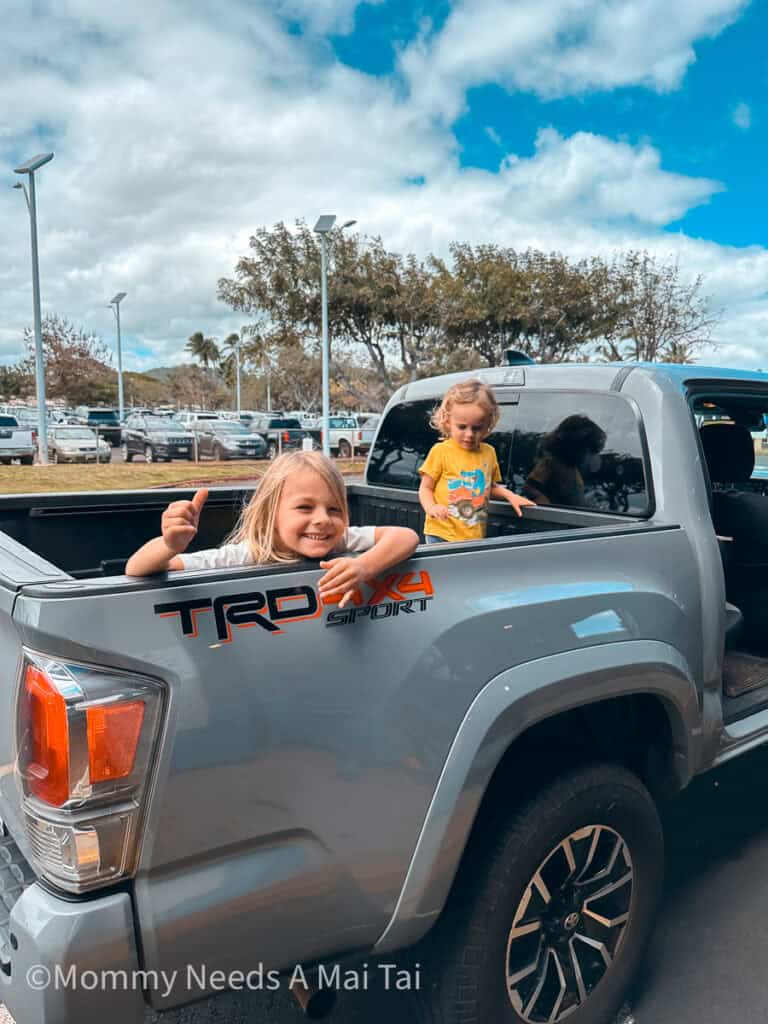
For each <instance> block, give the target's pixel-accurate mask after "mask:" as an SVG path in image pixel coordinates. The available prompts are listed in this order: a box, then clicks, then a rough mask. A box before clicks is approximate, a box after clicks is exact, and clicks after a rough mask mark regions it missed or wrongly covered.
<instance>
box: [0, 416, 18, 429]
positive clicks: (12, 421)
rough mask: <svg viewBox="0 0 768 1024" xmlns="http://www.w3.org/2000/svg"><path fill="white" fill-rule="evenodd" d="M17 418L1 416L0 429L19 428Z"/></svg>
mask: <svg viewBox="0 0 768 1024" xmlns="http://www.w3.org/2000/svg"><path fill="white" fill-rule="evenodd" d="M18 425H19V424H18V423H17V422H16V417H15V416H0V427H18Z"/></svg>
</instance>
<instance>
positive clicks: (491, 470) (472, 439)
mask: <svg viewBox="0 0 768 1024" xmlns="http://www.w3.org/2000/svg"><path fill="white" fill-rule="evenodd" d="M498 419H499V406H498V404H497V402H496V398H495V397H494V394H493V392H492V391H491V389H490V388H489V387H488V386H487V385H485V384H483V382H482V381H480V380H465V381H462V382H461V383H460V384H454V385H453V387H452V388H449V389H448V391H446V393H445V395H444V396H443V400H442V402H441V403H440V406H439V407H438V408H437V409H436V411H435V413H434V414H433V416H432V420H431V422H432V426H433V427H434V428H435V429H436V430H438V431H439V432H440V433H441V434H442V435H443V440H442V441H438V443H437V444H435V445H433V446H432V449H431V450H430V452H429V455H428V456H427V458H426V461H425V462H424V465H423V466H421V468H420V469H419V473H421V486H420V487H419V501H420V502H421V507H422V508H423V509H424V511H425V512H426V514H427V518H426V521H425V523H424V539H425V540H426V542H427V544H435V543H439V542H441V541H446V540H448V541H457V540H482V538H483V537H485V527H486V521H487V519H488V500H489V498H504V499H505V500H506V501H508V502H509V503H510V505H511V506H512V508H513V509H514V510H515V512H517V514H518V515H522V513H521V512H520V509H521V508H523V507H524V506H525V505H533V504H534V502H532V501H529V500H528V499H527V498H521V497H520V496H519V495H518V494H515V493H514V492H513V491H510V490H509V489H508V488H506V487H504V486H502V484H501V483H500V481H501V473H500V471H499V463H498V459H497V458H496V451H495V450H494V449H493V448H492V447H491V445H489V444H484V443H483V442H484V439H485V438H486V437H487V436H488V435H489V434H490V433H491V431H492V430H493V428H494V427H495V426H496V423H497V422H498Z"/></svg>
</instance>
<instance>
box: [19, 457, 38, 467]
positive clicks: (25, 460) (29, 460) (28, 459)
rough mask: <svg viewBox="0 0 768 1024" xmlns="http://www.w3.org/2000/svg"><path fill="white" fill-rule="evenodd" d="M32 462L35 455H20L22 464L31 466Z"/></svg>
mask: <svg viewBox="0 0 768 1024" xmlns="http://www.w3.org/2000/svg"><path fill="white" fill-rule="evenodd" d="M34 463H35V456H34V455H22V456H21V464H22V466H33V465H34Z"/></svg>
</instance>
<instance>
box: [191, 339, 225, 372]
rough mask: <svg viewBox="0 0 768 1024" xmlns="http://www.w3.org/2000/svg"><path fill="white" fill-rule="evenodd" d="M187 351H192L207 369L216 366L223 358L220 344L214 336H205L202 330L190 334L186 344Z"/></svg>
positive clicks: (195, 357) (194, 356)
mask: <svg viewBox="0 0 768 1024" xmlns="http://www.w3.org/2000/svg"><path fill="white" fill-rule="evenodd" d="M186 349H187V352H189V353H191V355H192V357H193V358H194V359H197V360H199V361H200V362H201V363H202V364H203V366H204V367H205V369H206V370H208V369H210V368H211V366H216V365H217V364H218V362H219V360H220V359H221V353H220V352H219V346H218V345H217V344H216V341H215V339H214V338H205V337H203V332H202V331H195V333H194V334H192V335H190V338H189V341H188V342H187V345H186Z"/></svg>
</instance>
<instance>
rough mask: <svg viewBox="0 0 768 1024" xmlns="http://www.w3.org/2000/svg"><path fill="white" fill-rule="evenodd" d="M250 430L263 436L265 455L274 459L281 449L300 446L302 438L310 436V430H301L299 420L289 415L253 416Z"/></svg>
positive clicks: (288, 449) (285, 449)
mask: <svg viewBox="0 0 768 1024" xmlns="http://www.w3.org/2000/svg"><path fill="white" fill-rule="evenodd" d="M251 430H252V431H253V433H254V434H261V436H262V437H263V438H264V441H265V442H266V445H267V457H268V458H270V459H274V458H275V456H277V455H278V454H279V453H280V452H281V451H283V452H285V451H291V450H292V449H295V448H301V446H302V442H303V440H304V438H305V437H312V431H310V430H303V429H302V427H301V424H300V423H299V421H298V420H296V419H293V418H292V417H290V416H273V415H261V416H254V418H253V420H252V421H251Z"/></svg>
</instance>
